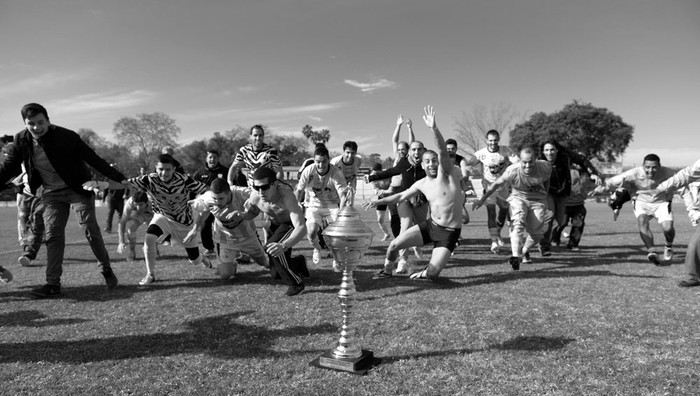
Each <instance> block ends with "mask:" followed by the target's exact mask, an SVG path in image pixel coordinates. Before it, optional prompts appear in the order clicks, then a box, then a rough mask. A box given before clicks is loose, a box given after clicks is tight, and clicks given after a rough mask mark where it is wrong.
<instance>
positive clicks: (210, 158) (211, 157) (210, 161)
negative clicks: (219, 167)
mask: <svg viewBox="0 0 700 396" xmlns="http://www.w3.org/2000/svg"><path fill="white" fill-rule="evenodd" d="M218 163H219V155H218V154H216V153H207V166H209V167H210V168H213V167H215V166H216V164H218Z"/></svg>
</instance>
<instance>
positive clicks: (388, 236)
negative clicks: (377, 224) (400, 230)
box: [382, 233, 391, 241]
mask: <svg viewBox="0 0 700 396" xmlns="http://www.w3.org/2000/svg"><path fill="white" fill-rule="evenodd" d="M389 238H391V235H389V234H386V233H385V234H384V238H382V241H388V240H389Z"/></svg>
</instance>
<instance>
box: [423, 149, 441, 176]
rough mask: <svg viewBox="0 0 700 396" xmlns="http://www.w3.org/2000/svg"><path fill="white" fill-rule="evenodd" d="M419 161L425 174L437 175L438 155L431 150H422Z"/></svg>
mask: <svg viewBox="0 0 700 396" xmlns="http://www.w3.org/2000/svg"><path fill="white" fill-rule="evenodd" d="M421 163H422V165H423V169H424V170H425V175H426V176H427V177H429V178H435V177H437V173H438V167H439V166H440V162H439V161H438V155H437V153H436V152H435V151H433V150H424V152H423V156H422V158H421Z"/></svg>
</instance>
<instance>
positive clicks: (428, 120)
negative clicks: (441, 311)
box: [363, 106, 464, 280]
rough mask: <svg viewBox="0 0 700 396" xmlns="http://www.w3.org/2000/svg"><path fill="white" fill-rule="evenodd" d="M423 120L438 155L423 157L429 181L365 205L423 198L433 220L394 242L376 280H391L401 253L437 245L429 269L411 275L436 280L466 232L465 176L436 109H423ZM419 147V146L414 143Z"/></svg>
mask: <svg viewBox="0 0 700 396" xmlns="http://www.w3.org/2000/svg"><path fill="white" fill-rule="evenodd" d="M423 110H424V113H425V114H424V116H423V120H424V121H425V124H426V125H427V126H428V128H430V129H431V130H432V131H433V134H434V137H435V145H436V146H437V147H438V152H437V153H436V152H435V151H432V150H427V151H425V152H424V153H423V155H422V158H421V163H422V165H423V169H425V174H426V177H424V178H421V179H420V180H418V181H416V182H415V183H413V184H412V185H411V186H410V187H408V188H407V189H406V190H404V191H402V192H400V193H398V194H395V195H392V196H389V197H386V198H381V199H378V200H376V201H370V202H366V203H364V205H363V206H364V207H365V209H367V208H375V207H377V205H385V204H390V203H397V202H401V201H405V200H408V199H411V198H413V197H416V196H418V194H421V193H422V194H423V195H424V196H425V198H426V200H427V202H428V205H429V206H430V218H429V219H427V220H426V219H423V220H421V221H419V222H418V224H416V225H413V226H411V227H409V228H408V229H407V230H406V231H402V232H401V234H399V236H398V237H397V238H396V239H394V240H393V241H391V243H390V244H389V247H388V248H387V251H386V259H385V261H384V268H383V269H382V270H381V271H379V273H377V274H376V275H375V279H382V278H391V277H392V271H393V270H394V267H395V262H396V258H397V256H398V252H399V250H400V249H405V248H407V247H409V246H422V245H425V244H427V243H430V242H433V253H432V256H431V258H430V262H429V263H428V265H427V266H426V267H425V268H424V269H422V270H420V271H417V272H414V273H412V274H411V275H410V278H411V279H414V280H418V279H430V280H435V279H437V278H438V276H439V275H440V272H441V271H442V270H443V269H444V268H445V266H446V265H447V260H448V259H449V258H450V256H451V255H452V251H454V249H455V247H456V246H457V242H458V241H459V235H460V233H461V231H462V206H463V205H464V193H463V192H462V188H461V183H460V181H461V179H462V173H461V172H460V170H459V169H458V168H456V167H455V166H454V165H453V161H452V159H451V158H450V156H449V154H448V153H447V149H446V147H445V140H444V138H443V137H442V134H441V133H440V130H439V129H438V126H437V123H436V122H435V110H434V109H433V107H432V106H428V107H426V108H424V109H423ZM414 143H415V142H414Z"/></svg>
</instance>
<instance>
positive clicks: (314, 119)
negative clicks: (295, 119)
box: [309, 116, 323, 122]
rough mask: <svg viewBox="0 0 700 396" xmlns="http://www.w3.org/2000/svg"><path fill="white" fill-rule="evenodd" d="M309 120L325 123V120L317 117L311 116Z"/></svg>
mask: <svg viewBox="0 0 700 396" xmlns="http://www.w3.org/2000/svg"><path fill="white" fill-rule="evenodd" d="M309 119H310V120H311V121H313V122H321V121H323V118H321V117H316V116H309Z"/></svg>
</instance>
